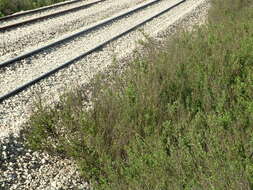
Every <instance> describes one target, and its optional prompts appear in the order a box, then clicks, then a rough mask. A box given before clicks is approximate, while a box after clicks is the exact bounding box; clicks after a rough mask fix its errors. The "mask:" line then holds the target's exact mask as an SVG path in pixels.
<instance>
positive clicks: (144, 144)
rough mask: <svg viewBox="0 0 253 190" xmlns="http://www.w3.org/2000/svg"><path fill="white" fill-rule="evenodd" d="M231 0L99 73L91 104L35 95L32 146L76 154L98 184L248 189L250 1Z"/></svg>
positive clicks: (252, 85) (251, 154) (252, 81)
mask: <svg viewBox="0 0 253 190" xmlns="http://www.w3.org/2000/svg"><path fill="white" fill-rule="evenodd" d="M231 2H232V1H231ZM233 3H234V4H233V6H234V7H233V9H231V10H230V8H228V7H229V6H230V4H229V3H227V1H226V2H224V1H220V0H215V1H213V7H212V9H211V10H210V14H209V15H210V16H209V24H207V25H206V26H202V27H200V28H198V29H196V30H195V31H194V32H191V33H189V32H185V33H182V34H181V35H179V36H176V37H174V38H173V39H170V40H168V42H167V43H166V42H165V44H164V45H163V46H162V48H158V47H157V46H155V45H154V44H155V43H148V44H146V53H145V55H143V56H140V57H139V58H137V59H136V60H135V61H134V62H133V63H132V64H131V65H130V66H129V68H128V70H127V71H126V72H125V74H124V75H123V76H118V77H117V76H116V77H115V78H114V80H113V81H112V82H110V83H106V84H101V83H100V81H99V80H98V81H96V84H95V86H94V92H93V100H92V101H93V107H92V109H90V110H89V111H86V110H85V109H84V107H83V103H84V100H85V99H86V98H85V91H82V89H78V90H77V91H74V92H71V93H68V94H66V95H65V96H63V97H62V99H61V102H60V103H59V105H58V106H55V107H50V106H42V104H40V103H39V104H38V106H37V109H38V111H37V112H35V113H34V114H33V115H32V117H31V118H30V121H29V122H28V124H27V125H28V129H29V130H28V132H27V142H28V144H29V146H30V147H31V148H33V149H35V150H47V151H49V152H51V153H57V154H61V155H63V156H67V157H71V158H74V159H75V160H76V162H77V164H78V165H79V168H80V171H81V173H82V174H83V176H84V178H86V179H88V180H91V181H92V182H93V183H92V185H93V186H94V187H95V189H152V190H153V189H178V190H179V189H210V190H211V189H217V190H218V189H222V190H223V189H229V190H232V189H234V190H238V189H243V190H247V189H248V190H252V189H253V21H252V17H253V11H252V10H253V9H252V3H251V2H250V1H243V0H236V1H235V2H234V1H233ZM221 7H223V8H226V11H221V12H220V8H221ZM218 14H219V16H220V20H218V19H217V18H216V16H217V15H218Z"/></svg>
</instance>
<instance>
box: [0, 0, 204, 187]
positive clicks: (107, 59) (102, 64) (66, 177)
mask: <svg viewBox="0 0 253 190" xmlns="http://www.w3.org/2000/svg"><path fill="white" fill-rule="evenodd" d="M207 2H208V1H207V0H188V1H187V2H186V3H185V4H182V5H181V6H180V7H178V8H176V9H174V10H173V11H170V12H167V13H166V14H164V15H162V16H161V17H159V18H157V19H154V20H152V21H151V22H149V23H147V24H145V25H144V26H143V27H141V30H143V31H144V32H145V33H146V34H148V35H150V36H152V37H155V38H156V39H159V40H162V39H163V37H164V35H165V34H166V35H169V34H171V33H174V32H176V29H177V27H180V26H182V27H186V28H189V27H190V26H192V25H193V24H199V23H202V22H203V21H204V19H203V18H205V16H206V10H207V8H208V3H207ZM161 26H162V27H161ZM139 39H144V38H143V36H142V32H140V31H138V30H137V31H133V32H131V33H129V34H128V35H125V36H124V37H122V38H120V39H118V40H116V41H114V42H113V43H110V44H109V45H107V46H106V47H105V48H103V50H101V51H99V52H96V53H93V54H91V55H90V56H87V57H86V58H85V59H83V60H81V61H79V62H78V63H76V64H74V65H72V66H70V67H68V68H66V69H64V70H62V71H60V72H58V73H57V74H55V75H54V76H52V77H50V78H49V79H47V80H44V81H43V82H41V83H40V84H37V85H35V86H33V87H32V88H30V89H29V90H27V91H25V92H22V93H21V94H19V95H18V96H15V97H13V98H12V99H10V100H7V101H5V102H4V103H3V104H1V105H0V131H1V132H0V136H1V137H0V141H1V144H0V151H1V152H2V154H0V189H1V187H2V189H72V188H74V187H75V188H77V189H78V188H79V189H85V188H86V187H87V183H86V182H85V181H82V180H81V179H80V177H79V175H78V172H77V170H76V166H75V164H74V163H72V162H71V161H70V160H66V159H61V158H59V157H56V156H49V155H47V154H45V153H38V152H31V151H29V150H27V149H25V148H24V147H23V144H22V141H21V140H20V139H19V137H18V136H19V131H20V130H21V127H20V125H21V124H22V123H23V122H25V121H26V119H27V118H28V116H29V113H30V110H31V107H32V105H33V104H32V102H33V100H34V99H35V96H36V94H38V95H39V96H41V98H42V100H43V101H45V102H48V103H50V102H49V101H47V100H52V101H54V100H57V99H58V96H59V94H61V93H63V91H64V89H65V88H71V87H74V86H75V85H85V84H88V83H89V81H90V80H91V79H92V78H93V76H94V75H96V74H97V73H98V72H108V77H109V75H110V72H111V69H110V66H111V63H112V61H113V59H114V58H115V57H116V58H118V59H120V60H123V58H125V57H131V52H132V51H133V50H134V49H135V48H136V47H138V45H137V43H136V41H137V40H139ZM123 65H126V64H125V62H123V61H122V62H121V61H120V62H119V65H118V66H117V67H118V68H119V69H120V68H121V67H122V66H123ZM63 81H64V82H63ZM52 87H54V89H53V88H52ZM34 95H35V96H34ZM12 133H13V135H14V136H11V135H10V134H12Z"/></svg>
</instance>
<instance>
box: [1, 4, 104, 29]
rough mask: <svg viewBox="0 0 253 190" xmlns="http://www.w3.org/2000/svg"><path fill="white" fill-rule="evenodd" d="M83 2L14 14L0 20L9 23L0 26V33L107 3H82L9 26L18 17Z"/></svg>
mask: <svg viewBox="0 0 253 190" xmlns="http://www.w3.org/2000/svg"><path fill="white" fill-rule="evenodd" d="M83 1H84V0H74V1H68V2H65V3H61V4H57V5H53V6H49V7H44V8H40V9H36V10H32V11H27V12H24V13H22V12H21V13H19V14H14V15H10V16H6V17H3V18H0V22H7V24H3V26H1V25H0V33H1V32H5V31H8V30H12V29H15V28H17V27H20V26H24V25H27V24H32V23H35V22H38V21H41V20H45V19H48V18H53V17H57V16H61V15H63V14H68V13H71V12H74V11H78V10H81V9H85V8H88V7H90V6H92V5H95V4H98V3H101V2H103V1H106V0H96V1H93V2H89V3H84V4H83V3H82V4H80V5H77V6H74V7H71V8H66V9H63V10H59V11H56V12H55V11H54V12H53V13H49V14H44V15H40V16H36V17H34V18H28V19H25V20H22V21H20V22H14V23H11V24H8V21H9V20H13V19H14V18H17V17H21V16H24V15H30V14H34V13H40V12H41V11H46V10H50V9H53V8H58V7H61V6H66V5H69V4H73V3H77V2H83Z"/></svg>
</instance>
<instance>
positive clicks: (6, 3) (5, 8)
mask: <svg viewBox="0 0 253 190" xmlns="http://www.w3.org/2000/svg"><path fill="white" fill-rule="evenodd" d="M62 1H66V0H0V17H2V16H6V15H10V14H13V13H16V12H19V11H25V10H30V9H35V8H39V7H43V6H47V5H52V4H55V3H59V2H62Z"/></svg>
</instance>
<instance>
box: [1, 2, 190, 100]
mask: <svg viewBox="0 0 253 190" xmlns="http://www.w3.org/2000/svg"><path fill="white" fill-rule="evenodd" d="M185 1H186V0H181V1H180V2H178V3H176V4H174V5H172V6H170V7H167V8H165V9H163V10H162V11H160V12H158V13H155V14H153V15H152V16H150V17H148V18H146V19H145V20H143V21H141V22H139V23H138V24H136V25H134V26H132V27H129V28H127V29H126V30H125V31H123V32H121V33H119V34H117V35H115V36H113V37H111V38H110V39H108V40H106V41H104V42H101V43H100V44H98V45H96V46H95V47H93V48H91V49H90V50H88V51H86V52H84V53H82V54H80V55H79V56H77V57H75V58H73V59H71V60H69V61H68V62H65V63H63V64H62V65H60V66H58V67H56V68H54V69H52V70H50V71H48V72H46V73H44V74H42V75H41V76H39V77H37V78H35V79H33V80H31V81H29V82H27V83H25V84H23V85H21V86H19V87H17V88H16V89H14V90H12V91H10V92H8V93H7V94H4V95H3V96H0V103H2V102H3V101H5V100H7V99H8V98H10V97H12V96H15V95H17V94H18V93H20V92H22V91H24V90H25V89H27V88H28V87H30V86H32V85H34V84H36V83H38V82H40V81H41V80H43V79H46V78H48V77H50V76H51V75H53V74H55V73H56V72H58V71H60V70H62V69H64V68H66V67H68V66H69V65H71V64H73V63H75V62H77V61H78V60H80V59H82V58H84V57H86V56H87V55H89V54H91V53H93V52H95V51H97V50H99V49H101V48H103V47H104V46H105V45H107V44H108V43H110V42H112V41H114V40H116V39H118V38H120V37H122V36H123V35H125V34H127V33H129V32H131V31H133V30H135V29H136V28H138V27H140V26H142V25H144V24H145V23H147V22H149V21H151V20H153V19H154V18H156V17H158V16H160V15H162V14H164V13H166V12H168V11H169V10H171V9H173V8H175V7H177V6H179V5H180V4H182V3H184V2H185Z"/></svg>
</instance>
